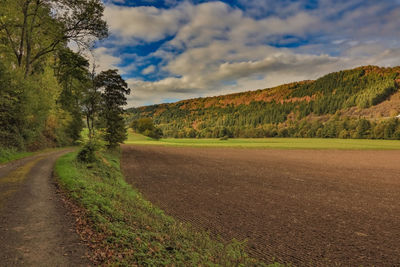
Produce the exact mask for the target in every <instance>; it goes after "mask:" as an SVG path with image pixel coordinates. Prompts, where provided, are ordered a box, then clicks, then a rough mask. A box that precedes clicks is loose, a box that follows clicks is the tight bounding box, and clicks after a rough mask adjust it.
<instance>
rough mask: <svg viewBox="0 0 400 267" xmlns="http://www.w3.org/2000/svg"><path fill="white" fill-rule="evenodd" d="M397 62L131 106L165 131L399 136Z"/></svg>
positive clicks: (399, 71) (184, 133) (194, 134)
mask: <svg viewBox="0 0 400 267" xmlns="http://www.w3.org/2000/svg"><path fill="white" fill-rule="evenodd" d="M399 87H400V67H394V68H381V67H377V66H365V67H359V68H355V69H351V70H344V71H340V72H334V73H330V74H327V75H325V76H323V77H321V78H319V79H317V80H315V81H302V82H295V83H290V84H285V85H281V86H277V87H273V88H268V89H262V90H256V91H248V92H242V93H235V94H229V95H222V96H216V97H206V98H196V99H189V100H183V101H179V102H176V103H170V104H159V105H152V106H144V107H139V108H132V109H129V110H128V111H129V112H130V114H131V116H130V119H131V120H136V119H139V118H142V117H151V118H153V120H154V123H155V124H156V125H157V126H158V127H159V128H161V129H162V131H163V133H164V135H165V136H168V137H198V138H204V137H207V138H208V137H223V136H228V137H274V136H279V137H332V138H333V137H336V138H337V137H339V138H378V139H400V122H399V120H398V119H396V118H395V117H396V116H397V115H398V114H400V91H399Z"/></svg>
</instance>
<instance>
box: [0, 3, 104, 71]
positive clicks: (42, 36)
mask: <svg viewBox="0 0 400 267" xmlns="http://www.w3.org/2000/svg"><path fill="white" fill-rule="evenodd" d="M103 11H104V6H103V4H102V2H101V0H0V31H1V32H2V33H3V34H4V36H5V39H6V40H7V45H8V47H9V49H10V50H11V52H12V53H13V54H14V55H15V59H16V65H17V66H18V67H19V68H23V69H24V72H25V77H26V76H28V75H29V74H30V73H31V71H32V66H33V64H35V63H36V62H37V61H38V60H39V59H41V58H43V57H44V56H46V55H48V54H49V53H52V52H54V51H55V50H56V49H57V48H59V47H63V46H65V45H66V44H67V43H68V42H75V43H76V44H78V45H79V46H88V45H89V44H90V43H91V41H92V39H102V38H105V37H107V35H108V30H107V24H106V22H105V21H104V20H103V18H102V16H103Z"/></svg>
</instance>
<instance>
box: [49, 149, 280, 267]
mask: <svg viewBox="0 0 400 267" xmlns="http://www.w3.org/2000/svg"><path fill="white" fill-rule="evenodd" d="M75 157H76V153H69V154H66V155H64V156H62V157H61V158H59V159H58V161H57V163H56V167H55V172H56V176H57V177H58V179H59V184H60V185H61V187H62V188H63V189H64V190H65V191H66V192H67V193H68V194H69V195H70V197H71V198H72V199H73V200H74V201H75V202H76V203H78V205H80V206H82V207H83V208H84V209H85V210H86V214H87V217H88V218H89V220H90V222H91V224H92V225H93V229H94V230H95V231H97V232H99V233H100V235H101V236H103V237H104V238H102V240H101V241H100V242H101V243H102V244H101V246H103V247H106V248H107V251H108V253H107V257H105V258H104V259H103V260H104V261H105V263H106V264H107V265H112V266H135V265H139V266H255V265H257V266H265V264H264V263H261V262H258V261H256V260H254V259H252V258H250V257H249V256H248V255H247V254H246V253H245V252H244V247H245V244H244V243H240V242H238V241H232V242H231V243H229V244H224V243H223V242H220V241H216V240H213V239H211V238H210V236H209V234H208V233H206V232H198V231H195V230H194V229H193V228H191V226H190V225H188V224H182V223H178V222H177V221H175V220H174V219H173V218H171V217H170V216H167V215H166V214H164V212H163V211H162V210H160V209H159V208H157V207H155V206H153V205H152V204H151V203H150V202H148V201H146V200H145V199H143V197H142V196H141V194H140V193H138V192H137V191H136V190H135V189H133V188H132V187H131V186H130V185H129V184H127V183H126V182H125V180H124V178H123V176H122V174H121V171H120V168H119V156H118V154H115V153H114V154H112V153H104V154H102V155H101V160H99V161H98V162H97V163H95V164H92V165H90V166H87V165H83V164H81V163H78V162H77V161H76V160H75ZM103 263H104V262H103ZM271 266H280V265H279V264H275V265H271Z"/></svg>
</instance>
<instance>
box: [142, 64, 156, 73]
mask: <svg viewBox="0 0 400 267" xmlns="http://www.w3.org/2000/svg"><path fill="white" fill-rule="evenodd" d="M155 70H156V68H155V67H154V65H150V66H148V67H147V68H145V69H143V70H142V74H144V75H146V74H150V73H153V72H154V71H155Z"/></svg>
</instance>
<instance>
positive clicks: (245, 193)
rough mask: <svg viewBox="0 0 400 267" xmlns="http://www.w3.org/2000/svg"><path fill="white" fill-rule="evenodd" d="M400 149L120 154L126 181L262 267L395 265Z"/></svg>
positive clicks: (132, 149) (399, 238) (399, 240)
mask: <svg viewBox="0 0 400 267" xmlns="http://www.w3.org/2000/svg"><path fill="white" fill-rule="evenodd" d="M399 159H400V151H334V150H323V151H322V150H320V151H316V150H303V151H302V150H255V149H233V148H232V149H222V148H208V149H207V148H178V147H158V146H157V147H156V146H128V145H125V146H123V158H122V168H123V171H124V174H125V176H126V179H127V181H128V182H129V183H131V184H133V185H134V186H135V187H136V188H138V189H139V190H140V191H141V192H142V193H143V195H144V196H145V197H146V198H147V199H149V200H150V201H152V202H153V203H154V204H156V205H158V206H159V207H161V208H162V209H164V210H165V211H166V212H167V213H168V214H170V215H172V216H174V217H175V218H178V219H179V220H182V221H186V222H190V223H191V224H193V225H194V226H196V227H199V228H202V229H207V230H210V232H211V233H212V234H215V235H220V236H222V237H223V238H224V239H226V240H230V239H232V238H236V239H241V240H243V239H248V252H249V253H250V254H251V255H252V256H254V257H256V258H259V259H263V260H265V261H271V260H272V259H273V258H275V259H276V260H278V261H280V262H282V263H289V262H291V263H293V264H294V265H300V266H305V265H310V266H335V265H344V266H359V265H363V266H372V265H375V266H399V263H400V204H399V200H400V164H399Z"/></svg>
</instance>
